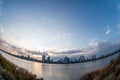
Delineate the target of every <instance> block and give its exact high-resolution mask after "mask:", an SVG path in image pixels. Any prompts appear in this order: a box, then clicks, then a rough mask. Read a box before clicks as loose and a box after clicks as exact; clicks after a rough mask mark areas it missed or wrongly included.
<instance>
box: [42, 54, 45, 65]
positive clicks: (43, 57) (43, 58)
mask: <svg viewBox="0 0 120 80" xmlns="http://www.w3.org/2000/svg"><path fill="white" fill-rule="evenodd" d="M42 62H43V63H44V62H45V55H42Z"/></svg>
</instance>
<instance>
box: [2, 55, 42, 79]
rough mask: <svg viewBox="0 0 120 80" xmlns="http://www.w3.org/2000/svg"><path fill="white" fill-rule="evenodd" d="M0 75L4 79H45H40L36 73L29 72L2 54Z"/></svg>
mask: <svg viewBox="0 0 120 80" xmlns="http://www.w3.org/2000/svg"><path fill="white" fill-rule="evenodd" d="M0 76H1V77H2V78H3V79H4V80H43V79H38V78H37V77H36V75H34V74H32V73H30V72H28V71H27V70H25V69H23V68H20V67H18V66H16V65H14V64H12V63H11V62H9V61H8V60H6V59H5V58H4V57H2V55H1V54H0Z"/></svg>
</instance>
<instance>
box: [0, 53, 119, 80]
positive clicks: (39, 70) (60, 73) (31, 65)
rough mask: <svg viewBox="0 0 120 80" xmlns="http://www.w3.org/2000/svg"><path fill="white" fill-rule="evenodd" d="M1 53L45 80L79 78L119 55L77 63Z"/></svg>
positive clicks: (73, 79)
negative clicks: (29, 58) (36, 60)
mask: <svg viewBox="0 0 120 80" xmlns="http://www.w3.org/2000/svg"><path fill="white" fill-rule="evenodd" d="M0 53H1V54H2V55H3V56H4V57H5V58H6V59H8V60H9V61H11V62H13V63H14V64H16V65H17V66H19V67H22V68H25V69H27V70H28V71H30V72H32V73H34V74H36V75H37V77H43V78H44V80H79V79H80V76H81V75H83V74H84V73H86V72H89V71H92V70H95V69H98V68H101V67H104V66H105V65H107V64H108V63H109V62H110V60H111V59H113V58H115V57H116V56H118V54H116V55H114V56H110V57H108V58H104V59H100V60H97V61H92V62H86V63H77V64H45V63H38V62H31V61H26V60H23V59H19V58H16V57H13V56H10V55H8V54H5V53H4V52H2V51H0Z"/></svg>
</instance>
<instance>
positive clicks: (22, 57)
mask: <svg viewBox="0 0 120 80" xmlns="http://www.w3.org/2000/svg"><path fill="white" fill-rule="evenodd" d="M0 50H1V51H2V52H4V53H6V54H8V55H11V56H13V57H17V58H20V59H24V60H27V61H32V62H38V63H44V64H77V63H86V62H92V61H97V60H100V59H104V58H107V57H110V56H112V55H115V54H118V55H120V49H118V50H116V51H114V52H112V53H110V54H107V55H101V56H100V57H98V58H96V59H88V60H86V61H83V62H75V63H48V62H42V61H41V60H37V59H33V58H28V57H24V56H17V55H14V54H11V53H10V52H7V51H5V50H2V49H0Z"/></svg>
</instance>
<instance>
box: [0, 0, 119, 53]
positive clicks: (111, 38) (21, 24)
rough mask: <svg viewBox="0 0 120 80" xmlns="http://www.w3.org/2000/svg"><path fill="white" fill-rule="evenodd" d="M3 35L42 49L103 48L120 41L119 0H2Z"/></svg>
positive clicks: (0, 28)
mask: <svg viewBox="0 0 120 80" xmlns="http://www.w3.org/2000/svg"><path fill="white" fill-rule="evenodd" d="M0 36H1V38H3V39H5V40H6V41H8V42H9V43H11V44H14V45H16V46H18V47H24V48H27V49H39V50H41V51H46V50H54V51H62V53H66V52H64V51H65V50H70V51H68V52H69V53H70V52H71V51H72V53H75V52H76V51H78V52H79V51H80V50H81V48H86V46H87V47H92V46H94V47H96V48H97V49H98V47H99V46H100V48H99V50H102V49H103V48H101V45H106V44H108V45H112V46H114V45H116V44H118V43H120V0H0ZM107 47H108V46H107ZM96 48H95V49H96ZM112 48H113V47H112ZM79 49H80V50H79ZM68 52H67V53H68ZM54 53H55V52H54ZM56 53H59V52H56Z"/></svg>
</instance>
